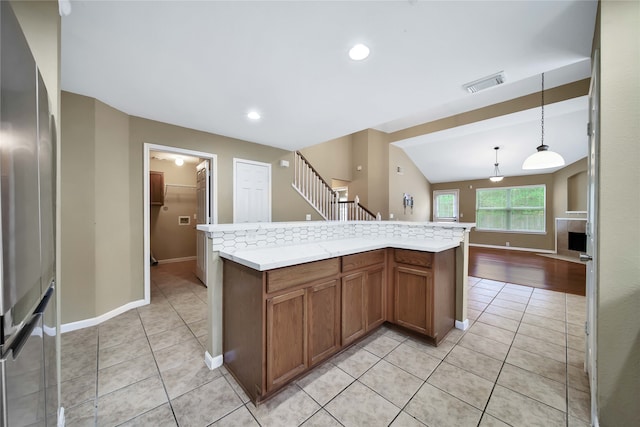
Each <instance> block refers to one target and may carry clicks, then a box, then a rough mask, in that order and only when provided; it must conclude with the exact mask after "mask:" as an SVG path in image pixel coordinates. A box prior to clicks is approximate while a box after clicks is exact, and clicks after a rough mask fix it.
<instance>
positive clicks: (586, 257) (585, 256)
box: [580, 254, 593, 262]
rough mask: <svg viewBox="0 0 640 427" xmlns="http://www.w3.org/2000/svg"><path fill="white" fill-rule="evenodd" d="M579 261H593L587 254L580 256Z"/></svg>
mask: <svg viewBox="0 0 640 427" xmlns="http://www.w3.org/2000/svg"><path fill="white" fill-rule="evenodd" d="M580 261H584V262H587V261H593V257H592V256H591V255H589V254H580Z"/></svg>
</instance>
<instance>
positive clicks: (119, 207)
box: [65, 100, 143, 313]
mask: <svg viewBox="0 0 640 427" xmlns="http://www.w3.org/2000/svg"><path fill="white" fill-rule="evenodd" d="M93 101H94V105H95V122H94V123H95V128H94V147H93V150H94V158H93V159H86V160H85V161H91V160H93V162H92V167H91V169H89V168H85V169H84V174H85V175H91V174H93V189H92V190H93V191H92V193H91V194H90V195H88V196H90V197H91V201H92V202H93V206H94V209H93V212H94V215H95V216H94V224H93V236H94V239H95V240H94V242H95V246H94V248H93V249H94V258H95V259H94V265H95V272H94V274H93V275H92V276H87V278H90V277H94V278H95V279H94V280H95V288H96V312H97V313H105V312H107V311H110V310H113V309H114V308H116V307H119V306H121V305H124V304H126V303H128V302H130V301H133V300H138V299H141V298H143V294H142V292H141V291H140V289H132V288H131V287H130V286H129V277H130V276H131V268H132V255H133V253H134V252H135V248H134V247H133V246H132V241H131V221H130V209H131V200H130V194H129V191H130V189H129V163H128V162H127V160H126V159H127V158H128V152H129V144H128V141H127V137H128V134H129V116H127V115H126V114H124V113H122V112H120V111H118V110H116V109H114V108H111V107H109V106H108V105H106V104H104V103H102V102H100V101H96V100H93ZM72 143H73V142H72ZM75 149H77V146H72V147H66V149H65V154H68V153H69V151H70V150H75ZM67 194H68V193H67ZM76 209H80V206H76ZM65 236H66V233H65ZM80 243H81V244H80V246H79V247H78V249H80V250H84V251H86V252H91V248H86V247H84V244H82V242H80ZM89 283H90V279H89ZM66 295H68V293H65V296H66Z"/></svg>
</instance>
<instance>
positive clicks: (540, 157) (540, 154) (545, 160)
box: [522, 73, 564, 169]
mask: <svg viewBox="0 0 640 427" xmlns="http://www.w3.org/2000/svg"><path fill="white" fill-rule="evenodd" d="M540 93H541V94H542V104H541V105H542V119H541V121H540V122H541V129H542V132H541V135H542V136H541V140H540V145H538V147H537V150H538V151H537V152H535V153H533V154H532V155H530V156H529V157H527V159H526V160H525V161H524V163H523V164H522V169H549V168H555V167H558V166H563V165H564V159H563V158H562V156H561V155H560V154H558V153H556V152H555V151H550V150H549V146H548V145H545V143H544V73H542V91H541V92H540Z"/></svg>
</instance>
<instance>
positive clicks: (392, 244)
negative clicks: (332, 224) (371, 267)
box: [220, 237, 460, 271]
mask: <svg viewBox="0 0 640 427" xmlns="http://www.w3.org/2000/svg"><path fill="white" fill-rule="evenodd" d="M458 246H460V242H452V241H450V240H447V241H437V240H419V239H415V240H411V239H399V238H356V237H354V238H348V239H340V240H328V241H324V242H310V243H300V244H293V245H287V246H285V245H283V246H276V247H264V248H252V249H237V250H234V251H229V252H225V251H223V250H221V251H220V256H221V257H222V258H225V259H228V260H231V261H234V262H237V263H239V264H242V265H244V266H247V267H249V268H252V269H254V270H259V271H265V270H272V269H274V268H280V267H288V266H291V265H296V264H302V263H305V262H311V261H319V260H323V259H328V258H334V257H338V256H343V255H351V254H355V253H359V252H366V251H371V250H374V249H382V248H398V249H411V250H416V251H424V252H442V251H445V250H447V249H452V248H456V247H458Z"/></svg>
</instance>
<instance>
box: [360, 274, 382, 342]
mask: <svg viewBox="0 0 640 427" xmlns="http://www.w3.org/2000/svg"><path fill="white" fill-rule="evenodd" d="M385 275H386V270H385V267H384V265H381V266H379V267H377V268H374V269H372V270H369V271H367V275H366V278H365V290H366V293H365V296H366V304H365V306H366V326H365V327H366V330H367V332H369V331H370V330H372V329H374V328H377V327H378V326H380V325H382V324H383V323H384V321H385V320H386V317H385V312H386V310H385V293H386V286H385Z"/></svg>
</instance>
